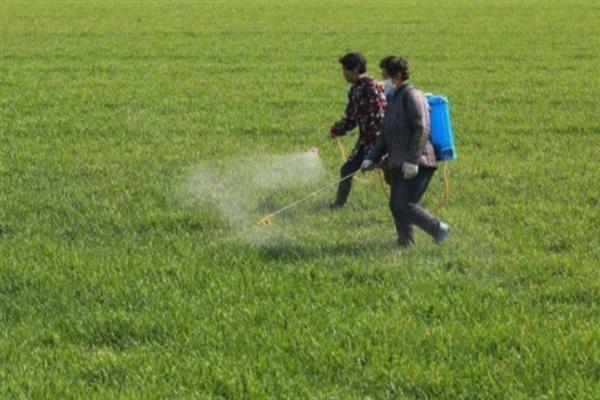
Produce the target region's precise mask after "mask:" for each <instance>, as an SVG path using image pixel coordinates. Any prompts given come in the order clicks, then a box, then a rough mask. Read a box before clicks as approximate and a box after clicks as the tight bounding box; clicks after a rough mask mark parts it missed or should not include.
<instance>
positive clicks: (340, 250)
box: [257, 240, 397, 262]
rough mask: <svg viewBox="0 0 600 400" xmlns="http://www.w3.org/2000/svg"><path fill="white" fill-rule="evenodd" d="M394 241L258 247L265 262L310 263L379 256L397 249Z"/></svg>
mask: <svg viewBox="0 0 600 400" xmlns="http://www.w3.org/2000/svg"><path fill="white" fill-rule="evenodd" d="M396 248H397V247H396V245H395V243H394V242H393V240H378V241H376V240H369V241H364V242H356V241H348V242H344V243H319V244H308V245H305V244H298V243H274V244H269V245H265V246H260V247H258V249H257V251H258V255H259V256H260V258H261V259H263V260H264V261H279V262H281V261H284V262H286V261H287V262H290V261H310V260H319V259H325V258H338V257H361V258H364V257H369V256H377V255H380V254H382V253H387V252H390V251H393V250H394V249H396Z"/></svg>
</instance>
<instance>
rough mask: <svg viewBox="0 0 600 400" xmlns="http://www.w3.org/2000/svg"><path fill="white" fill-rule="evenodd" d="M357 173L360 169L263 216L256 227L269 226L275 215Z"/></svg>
mask: <svg viewBox="0 0 600 400" xmlns="http://www.w3.org/2000/svg"><path fill="white" fill-rule="evenodd" d="M359 172H360V169H358V170H356V171H354V172H353V173H351V174H348V175H346V176H344V177H343V178H341V179H338V180H337V181H335V182H331V183H329V184H327V185H326V186H323V187H322V188H320V189H317V190H315V191H314V192H312V193H310V194H309V195H307V196H305V197H303V198H301V199H299V200H296V201H294V202H292V203H290V204H288V205H286V206H285V207H282V208H280V209H279V210H277V211H275V212H273V213H271V214H268V215H265V216H264V217H262V218H261V219H259V220H258V222H257V225H258V226H266V225H269V224H270V223H271V219H272V218H273V217H274V216H276V215H277V214H280V213H282V212H283V211H285V210H288V209H290V208H292V207H294V206H296V205H298V204H300V203H302V202H304V201H306V200H308V199H310V198H312V197H314V196H316V195H317V194H319V193H321V192H322V191H324V190H327V189H329V188H330V187H332V186H335V185H337V184H339V183H340V182H341V181H343V180H344V179H348V178H350V177H352V176H354V175H356V174H357V173H359Z"/></svg>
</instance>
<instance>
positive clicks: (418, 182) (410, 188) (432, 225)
mask: <svg viewBox="0 0 600 400" xmlns="http://www.w3.org/2000/svg"><path fill="white" fill-rule="evenodd" d="M434 172H435V170H434V169H433V168H421V169H419V174H418V175H417V176H416V177H414V178H412V179H403V181H404V184H405V191H406V196H405V197H404V200H405V202H404V203H402V204H400V205H399V206H398V207H401V208H403V211H404V213H405V214H406V216H407V218H408V220H409V221H410V222H412V223H413V224H415V225H417V226H418V227H419V228H421V229H423V230H424V231H425V232H427V233H428V234H429V235H430V236H432V237H434V238H435V237H436V236H437V235H438V233H439V229H440V220H439V219H438V218H437V217H436V216H434V215H432V214H430V213H429V212H428V211H427V210H425V209H424V208H423V207H421V206H420V205H419V201H421V198H422V197H423V195H424V194H425V191H426V190H427V187H428V186H429V182H430V181H431V178H432V177H433V173H434Z"/></svg>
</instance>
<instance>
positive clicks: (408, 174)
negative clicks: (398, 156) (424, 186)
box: [402, 162, 419, 179]
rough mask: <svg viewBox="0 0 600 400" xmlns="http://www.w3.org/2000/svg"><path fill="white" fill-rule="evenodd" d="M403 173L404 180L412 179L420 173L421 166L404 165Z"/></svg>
mask: <svg viewBox="0 0 600 400" xmlns="http://www.w3.org/2000/svg"><path fill="white" fill-rule="evenodd" d="M402 173H403V175H404V179H412V178H414V177H415V176H417V174H418V173H419V166H418V165H417V164H411V163H407V162H405V163H402Z"/></svg>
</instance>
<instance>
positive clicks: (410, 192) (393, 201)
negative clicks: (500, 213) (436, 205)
mask: <svg viewBox="0 0 600 400" xmlns="http://www.w3.org/2000/svg"><path fill="white" fill-rule="evenodd" d="M380 68H381V69H382V75H384V76H389V77H390V78H391V79H392V82H393V84H394V91H393V94H392V96H391V98H390V99H389V101H388V104H387V106H386V109H385V115H384V118H383V126H382V128H381V134H380V135H379V137H378V139H377V141H376V142H375V145H374V147H373V148H372V149H371V151H370V152H369V153H368V154H367V156H366V158H365V160H364V161H363V163H362V165H361V169H362V170H363V171H367V170H370V169H372V168H374V167H375V164H376V163H377V162H379V160H380V159H381V158H382V156H384V155H386V154H387V157H386V159H385V162H384V168H385V172H386V181H387V182H388V183H389V184H390V186H391V193H390V209H391V211H392V215H393V217H394V222H395V225H396V231H397V233H398V244H399V245H400V246H402V247H407V246H410V245H412V244H413V243H414V232H413V225H416V226H418V227H419V228H421V229H423V230H424V231H425V232H427V233H428V234H429V235H430V236H432V237H433V238H434V240H435V242H436V243H438V244H441V243H442V242H443V241H444V240H445V239H446V237H447V236H448V232H449V231H450V227H449V226H448V224H446V223H444V222H442V221H440V220H439V219H438V218H437V217H435V216H434V215H432V214H430V213H429V212H427V211H426V210H425V209H423V208H422V207H421V206H420V205H419V201H420V200H421V198H422V197H423V194H425V191H426V190H427V186H428V185H429V182H430V181H431V178H432V176H433V174H434V172H435V170H436V159H435V153H434V150H433V145H432V144H431V142H430V141H429V127H430V121H429V105H428V103H427V99H426V98H425V95H424V94H423V92H421V91H420V90H418V89H416V88H414V87H413V86H412V85H411V84H410V83H408V82H407V81H408V79H409V77H410V69H409V65H408V61H406V60H405V59H404V58H402V57H393V56H390V57H386V58H384V59H383V60H381V63H380Z"/></svg>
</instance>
